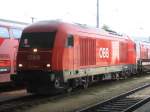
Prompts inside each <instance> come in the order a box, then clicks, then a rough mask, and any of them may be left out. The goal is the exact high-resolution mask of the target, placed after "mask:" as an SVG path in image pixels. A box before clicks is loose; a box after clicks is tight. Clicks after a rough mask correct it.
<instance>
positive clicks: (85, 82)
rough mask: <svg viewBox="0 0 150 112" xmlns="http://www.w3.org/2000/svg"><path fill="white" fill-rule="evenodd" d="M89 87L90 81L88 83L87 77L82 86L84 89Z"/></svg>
mask: <svg viewBox="0 0 150 112" xmlns="http://www.w3.org/2000/svg"><path fill="white" fill-rule="evenodd" d="M88 86H89V81H88V78H87V77H86V78H85V80H84V82H83V84H82V87H83V89H87V88H88Z"/></svg>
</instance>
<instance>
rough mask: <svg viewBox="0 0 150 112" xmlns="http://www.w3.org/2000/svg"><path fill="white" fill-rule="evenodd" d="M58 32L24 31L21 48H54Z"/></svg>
mask: <svg viewBox="0 0 150 112" xmlns="http://www.w3.org/2000/svg"><path fill="white" fill-rule="evenodd" d="M55 35H56V32H33V33H23V34H22V37H21V41H20V45H19V47H20V48H53V45H54V40H55Z"/></svg>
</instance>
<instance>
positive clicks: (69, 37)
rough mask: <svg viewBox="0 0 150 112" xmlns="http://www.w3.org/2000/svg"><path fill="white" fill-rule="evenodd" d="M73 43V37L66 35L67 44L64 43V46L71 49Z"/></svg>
mask: <svg viewBox="0 0 150 112" xmlns="http://www.w3.org/2000/svg"><path fill="white" fill-rule="evenodd" d="M73 43H74V40H73V35H68V37H67V43H66V45H67V47H69V48H70V47H73Z"/></svg>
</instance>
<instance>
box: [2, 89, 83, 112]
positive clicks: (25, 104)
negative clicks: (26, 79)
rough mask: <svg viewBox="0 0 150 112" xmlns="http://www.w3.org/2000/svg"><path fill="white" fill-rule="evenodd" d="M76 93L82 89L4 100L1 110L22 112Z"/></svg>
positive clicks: (3, 111)
mask: <svg viewBox="0 0 150 112" xmlns="http://www.w3.org/2000/svg"><path fill="white" fill-rule="evenodd" d="M76 94H80V90H78V91H77V92H71V93H69V94H66V93H61V94H57V95H54V94H53V95H48V96H41V95H28V96H24V97H20V98H16V99H12V100H7V101H2V102H0V112H16V111H19V112H20V111H24V110H27V109H29V108H31V107H34V106H37V105H40V104H43V103H47V102H50V101H55V100H58V99H61V98H64V97H67V96H71V95H76Z"/></svg>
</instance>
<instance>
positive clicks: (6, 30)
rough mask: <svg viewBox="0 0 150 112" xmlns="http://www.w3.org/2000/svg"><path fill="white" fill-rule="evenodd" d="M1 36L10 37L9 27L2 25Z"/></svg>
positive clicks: (0, 28)
mask: <svg viewBox="0 0 150 112" xmlns="http://www.w3.org/2000/svg"><path fill="white" fill-rule="evenodd" d="M0 37H4V38H9V32H8V29H7V28H5V27H0Z"/></svg>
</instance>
